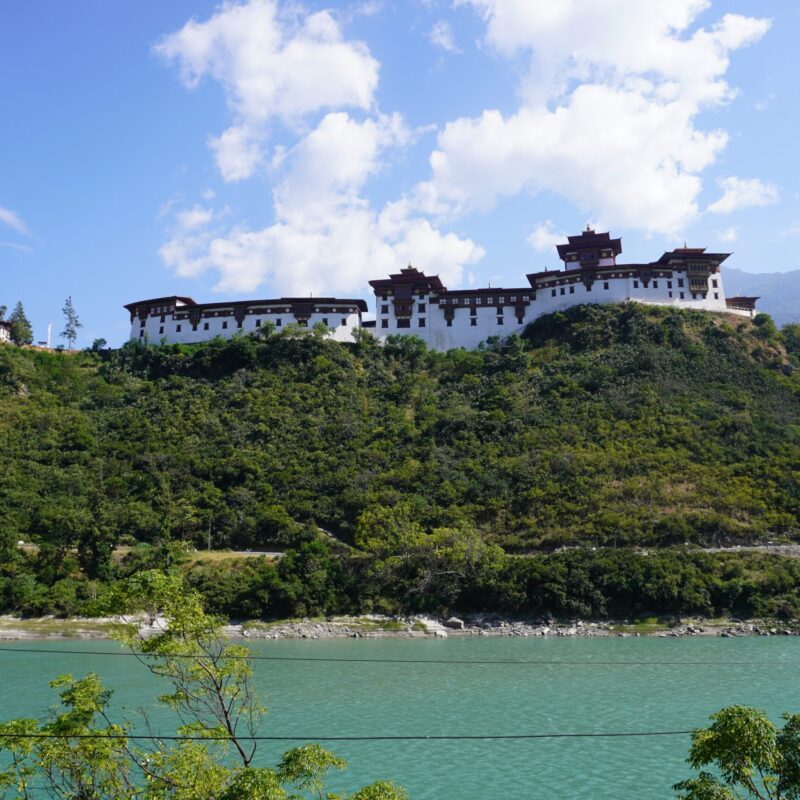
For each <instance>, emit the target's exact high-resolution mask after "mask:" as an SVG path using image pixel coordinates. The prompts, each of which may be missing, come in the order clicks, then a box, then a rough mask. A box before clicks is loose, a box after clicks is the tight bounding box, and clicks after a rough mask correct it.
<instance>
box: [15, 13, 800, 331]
mask: <svg viewBox="0 0 800 800" xmlns="http://www.w3.org/2000/svg"><path fill="white" fill-rule="evenodd" d="M798 41H800V0H647V2H643V1H642V0H402V1H401V0H354V1H353V2H339V3H330V2H328V3H317V2H313V0H309V1H308V2H304V3H295V2H284V1H283V0H249V1H246V0H228V1H227V2H223V3H218V2H206V0H193V1H192V2H189V1H188V0H170V2H168V3H165V2H161V0H115V2H107V0H80V2H76V1H74V0H61V2H58V3H54V2H52V1H51V0H6V2H4V3H3V4H2V6H1V7H0V304H5V305H7V306H9V308H11V307H12V306H13V305H14V304H15V303H16V302H17V301H18V300H21V301H22V302H23V305H24V307H25V309H26V311H27V313H28V316H29V317H30V319H31V321H32V322H33V325H34V335H35V338H36V339H37V340H44V339H46V338H47V330H48V325H49V324H51V323H52V330H53V344H57V343H59V341H60V340H59V338H58V334H59V332H60V331H61V330H62V329H63V315H62V313H61V309H62V306H63V305H64V300H65V298H66V297H67V296H71V297H72V299H73V303H74V305H75V308H76V310H77V312H78V315H79V317H80V319H81V322H82V323H83V328H82V329H81V331H80V337H79V340H78V345H79V346H87V345H89V344H91V343H92V341H93V340H94V339H96V338H101V337H102V338H104V339H106V340H107V341H108V342H109V344H111V345H114V346H116V345H119V344H121V343H122V342H123V341H124V340H125V339H126V338H127V335H128V332H129V319H128V315H127V312H126V311H125V310H124V309H123V305H124V304H126V303H130V302H133V301H136V300H142V299H146V298H149V297H160V296H166V295H172V294H177V295H188V296H190V297H193V298H194V299H195V300H196V301H198V302H215V301H220V300H227V299H247V298H270V297H279V296H289V295H292V296H307V295H309V294H311V293H313V294H314V295H315V296H321V295H330V294H333V295H336V296H339V297H364V298H366V299H367V300H368V301H369V303H370V309H371V310H374V309H373V303H372V300H373V298H372V296H371V294H370V292H369V286H368V283H367V281H368V280H370V279H372V278H380V277H383V276H385V275H386V274H388V273H389V272H390V271H396V270H397V269H398V268H400V267H403V266H405V265H407V264H409V263H411V264H413V265H414V266H416V267H419V268H420V269H422V270H424V271H426V272H427V273H429V274H438V275H440V276H441V278H442V280H443V281H444V283H445V284H446V285H447V286H448V287H449V288H459V287H478V286H486V285H487V284H491V285H492V286H496V287H499V286H506V287H515V286H524V285H525V284H526V280H525V274H526V273H527V272H532V271H538V270H542V269H546V268H555V267H558V266H560V264H559V262H558V260H557V256H556V252H555V249H554V246H553V245H554V244H555V242H557V241H560V240H561V239H562V238H563V236H564V235H565V234H568V233H578V232H579V231H580V230H581V229H583V228H584V227H585V226H586V225H587V224H591V225H592V226H593V227H595V228H596V229H598V230H610V231H612V233H613V234H614V235H615V236H622V237H623V250H624V252H623V256H622V260H623V261H633V262H637V261H650V260H654V259H656V258H658V256H659V255H660V254H661V253H662V252H663V251H664V250H666V249H670V248H672V247H674V246H682V245H683V244H684V242H686V243H687V244H688V245H689V246H690V247H692V246H694V247H708V248H710V249H711V250H713V251H717V252H719V251H722V252H731V253H733V256H732V257H731V258H730V260H729V261H728V262H727V263H728V264H729V265H730V266H733V267H737V268H739V269H743V270H746V271H749V272H770V271H785V270H792V269H800V257H798V255H797V251H798V249H799V248H800V180H799V179H800V159H798V157H797V149H798V141H800V136H799V135H798V133H800V131H798V128H799V127H800V104H799V103H798V101H799V100H800V82H799V81H798V80H797V76H798V73H799V72H800V69H798V68H799V67H800V56H798V48H797V42H798Z"/></svg>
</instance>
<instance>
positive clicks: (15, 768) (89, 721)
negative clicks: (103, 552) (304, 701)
mask: <svg viewBox="0 0 800 800" xmlns="http://www.w3.org/2000/svg"><path fill="white" fill-rule="evenodd" d="M114 604H115V606H116V609H117V610H128V611H131V610H133V609H141V608H146V609H147V610H148V612H149V613H150V614H151V616H152V617H153V618H154V619H159V620H163V621H164V624H163V625H162V626H161V629H160V632H159V633H157V634H156V635H154V636H151V637H149V638H142V637H141V636H140V635H139V630H138V628H137V627H136V625H134V624H130V625H124V626H122V627H121V628H120V630H119V631H118V633H117V638H118V639H119V640H120V641H121V642H123V643H124V644H126V645H128V646H129V647H130V648H131V650H132V651H133V653H134V654H136V655H137V656H138V657H139V659H140V660H141V661H142V663H144V664H145V665H146V666H147V668H148V669H150V671H151V672H152V673H153V674H154V675H156V676H159V677H162V678H166V679H167V680H168V681H169V682H170V683H171V685H172V691H171V692H168V693H166V694H164V695H163V696H162V697H161V698H159V699H160V701H161V702H162V703H164V704H165V705H166V706H167V707H168V708H170V709H172V710H173V711H174V712H175V714H176V716H177V718H178V720H180V723H181V724H180V725H179V727H178V734H179V736H182V737H185V738H184V740H183V741H179V742H178V743H177V744H176V743H174V742H172V741H166V740H163V739H159V738H158V737H157V736H155V737H154V738H153V741H152V744H151V745H150V746H143V745H140V744H138V743H137V741H136V740H133V739H131V738H130V736H131V732H132V724H131V722H130V721H125V722H112V721H111V719H110V717H109V713H108V704H109V701H110V699H111V692H110V690H108V689H107V688H105V687H104V686H103V685H102V683H101V682H100V679H99V678H98V677H97V675H95V674H93V673H90V674H88V675H86V676H85V677H83V678H79V679H75V678H73V677H72V676H69V675H64V676H61V677H60V678H57V679H56V680H55V681H53V682H52V683H51V686H53V687H54V688H57V689H59V690H60V692H59V696H60V700H61V710H60V712H59V713H56V714H55V715H54V716H53V717H52V718H51V719H50V720H49V721H48V722H45V723H39V722H37V721H36V720H33V719H17V720H11V721H8V722H4V723H0V764H3V769H2V771H0V795H4V796H5V791H6V790H10V791H11V792H14V791H15V792H16V795H15V796H16V797H18V798H25V800H34V799H35V798H37V797H48V798H51V797H55V798H60V799H61V800H133V798H134V797H136V798H143V799H144V800H292V799H294V800H298V797H299V796H298V795H297V794H296V793H295V792H296V791H301V792H303V793H306V795H307V793H311V794H312V796H313V797H315V798H317V800H346V798H344V797H343V796H341V795H334V794H331V793H329V792H327V790H326V788H325V784H326V777H327V774H328V772H329V771H330V770H331V769H343V768H344V767H345V766H346V764H345V762H344V761H343V760H341V759H338V758H336V757H335V756H334V755H333V754H332V753H329V752H328V751H326V750H324V749H323V748H322V747H320V746H319V745H315V744H308V745H304V746H302V747H298V748H294V749H293V750H289V751H288V752H287V753H285V754H284V756H283V758H282V759H281V761H280V763H279V764H278V765H277V766H276V767H274V768H264V767H254V766H253V765H252V762H253V757H254V756H255V753H256V746H257V742H256V740H255V738H254V737H255V735H256V733H257V731H258V725H259V722H260V721H261V718H262V716H263V714H264V708H263V706H262V705H261V703H260V701H259V699H258V697H257V696H256V694H255V692H254V691H253V686H252V681H251V678H252V674H253V672H252V667H251V664H250V657H251V653H250V651H249V649H248V648H247V647H244V646H243V645H239V644H232V643H230V642H228V641H226V640H225V639H224V638H223V636H222V628H221V625H220V621H219V620H218V619H217V618H215V617H213V616H210V615H209V614H207V613H206V612H205V610H204V609H203V606H202V603H201V602H200V598H199V595H197V593H195V592H192V591H188V590H187V589H186V587H185V586H184V584H183V581H182V580H181V579H180V578H179V577H178V576H176V575H174V574H165V573H160V572H156V571H149V572H143V573H140V574H138V575H136V576H135V577H134V578H132V579H130V580H129V581H127V582H126V583H125V584H124V585H123V586H122V587H120V588H119V589H118V591H117V593H116V595H115V599H114ZM38 787H42V788H41V791H42V794H37V792H38V791H39V788H38ZM406 797H407V796H406V793H405V792H404V791H403V790H402V789H400V788H399V787H395V786H393V785H392V784H388V783H385V782H380V783H376V784H372V785H371V786H367V787H364V788H363V789H360V790H359V791H358V792H356V794H355V795H352V796H351V800H406Z"/></svg>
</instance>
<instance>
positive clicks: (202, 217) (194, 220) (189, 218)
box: [176, 206, 213, 231]
mask: <svg viewBox="0 0 800 800" xmlns="http://www.w3.org/2000/svg"><path fill="white" fill-rule="evenodd" d="M212 216H213V214H212V212H211V210H210V209H208V208H200V207H199V206H195V207H194V208H190V209H189V210H188V211H180V212H179V213H178V214H177V215H176V217H177V220H178V224H179V225H180V226H181V228H183V229H184V230H187V231H191V230H195V228H201V227H202V226H203V225H207V224H208V223H209V222H210V221H211V217H212Z"/></svg>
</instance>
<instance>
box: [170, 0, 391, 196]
mask: <svg viewBox="0 0 800 800" xmlns="http://www.w3.org/2000/svg"><path fill="white" fill-rule="evenodd" d="M154 49H155V52H156V53H157V54H158V55H160V56H161V57H163V58H164V59H166V60H168V61H170V62H176V63H177V64H178V65H179V68H180V73H181V78H182V80H183V82H184V84H185V85H186V86H187V87H189V88H194V87H196V86H197V85H198V84H199V82H200V81H201V80H202V79H203V78H204V77H206V76H210V77H212V78H213V79H215V80H216V81H218V82H219V83H220V84H222V86H223V87H224V89H225V92H226V97H227V101H228V105H229V107H230V109H231V112H232V114H233V117H234V120H233V121H234V124H233V125H232V126H231V127H229V128H228V129H227V130H226V131H224V132H223V133H222V134H221V135H219V136H217V137H213V138H212V139H211V141H210V144H211V147H212V149H213V150H214V153H215V156H216V160H217V165H218V167H219V169H220V172H221V173H222V176H223V178H225V179H226V180H242V179H243V178H246V177H248V176H249V175H251V174H252V173H253V171H254V170H255V169H256V167H257V166H258V164H259V163H260V161H261V152H260V148H261V146H262V144H263V142H264V140H265V139H266V137H267V135H268V125H269V123H270V122H271V121H272V120H274V119H278V120H280V121H282V122H285V123H289V124H293V123H295V122H296V121H298V120H300V119H301V118H302V117H303V116H304V115H306V114H309V113H312V112H316V111H319V110H321V109H326V108H344V107H356V108H363V109H369V108H370V107H371V106H372V103H373V93H374V91H375V87H376V86H377V82H378V62H377V61H376V60H375V59H374V58H373V57H372V56H371V55H370V53H369V51H368V49H367V48H366V46H365V45H363V44H362V43H360V42H348V41H345V40H344V39H343V37H342V32H341V29H340V26H339V24H338V22H337V21H336V20H335V19H334V17H333V16H332V14H331V13H330V12H327V11H321V12H317V13H312V14H306V15H304V14H303V13H302V12H297V14H296V17H294V18H291V19H289V18H284V17H282V16H281V15H280V14H279V12H278V6H277V2H276V0H249V2H244V3H235V2H230V0H229V1H228V2H225V3H223V4H222V6H220V8H219V10H218V11H217V12H216V13H215V14H214V15H213V16H212V17H211V18H210V19H208V20H207V21H205V22H197V21H195V20H191V21H190V22H188V23H187V24H186V25H184V27H183V28H181V29H180V30H179V31H177V32H176V33H172V34H170V35H168V36H166V37H165V38H164V39H162V41H161V42H159V43H158V44H157V45H156V46H155V48H154Z"/></svg>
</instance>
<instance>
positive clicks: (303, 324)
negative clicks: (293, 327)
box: [297, 319, 308, 328]
mask: <svg viewBox="0 0 800 800" xmlns="http://www.w3.org/2000/svg"><path fill="white" fill-rule="evenodd" d="M297 324H298V325H299V326H300V327H301V328H307V327H308V320H307V319H299V320H297Z"/></svg>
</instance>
